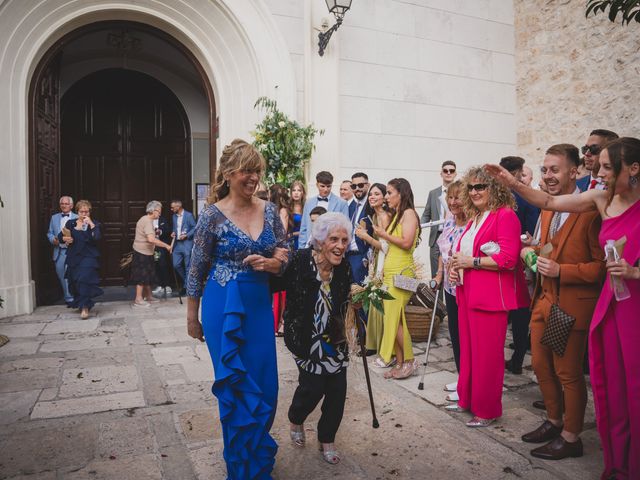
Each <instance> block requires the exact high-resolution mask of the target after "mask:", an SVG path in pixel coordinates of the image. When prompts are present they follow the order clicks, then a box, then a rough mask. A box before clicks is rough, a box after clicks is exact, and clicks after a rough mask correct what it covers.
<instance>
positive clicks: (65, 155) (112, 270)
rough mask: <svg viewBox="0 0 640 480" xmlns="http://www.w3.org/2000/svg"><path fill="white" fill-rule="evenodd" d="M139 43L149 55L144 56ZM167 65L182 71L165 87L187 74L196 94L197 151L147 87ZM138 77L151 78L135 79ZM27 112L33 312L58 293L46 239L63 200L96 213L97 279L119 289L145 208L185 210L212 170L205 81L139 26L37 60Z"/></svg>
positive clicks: (73, 40) (163, 94)
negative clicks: (123, 258)
mask: <svg viewBox="0 0 640 480" xmlns="http://www.w3.org/2000/svg"><path fill="white" fill-rule="evenodd" d="M140 38H142V41H140ZM102 39H106V41H105V42H104V43H102ZM136 42H137V43H136ZM141 43H142V45H143V47H144V46H145V45H148V48H147V51H145V49H144V48H140V44H141ZM85 44H91V45H92V46H90V47H86V48H85ZM104 45H107V47H104ZM104 48H109V49H111V50H109V51H106V52H105V51H104ZM83 49H84V50H83ZM101 49H102V50H101ZM169 50H170V51H169ZM163 55H164V56H165V57H166V58H163ZM101 58H103V59H104V60H103V61H100V59H101ZM180 58H181V59H180ZM171 59H173V61H174V63H175V62H178V63H180V62H182V63H181V64H180V65H181V66H180V68H177V67H176V65H175V64H174V65H168V67H167V68H165V77H167V78H169V79H170V80H171V79H173V81H174V84H175V82H176V80H175V79H176V78H177V79H178V81H179V79H180V78H181V77H187V76H188V75H187V74H188V72H186V65H187V64H188V68H189V69H191V70H192V74H191V76H190V78H189V81H188V82H184V83H185V84H186V85H187V87H188V88H201V89H202V91H203V92H204V93H203V94H202V98H203V101H202V102H201V103H203V104H205V105H206V106H205V108H206V111H205V114H204V115H200V116H199V117H201V118H203V120H200V123H202V122H204V123H205V124H206V126H205V127H204V128H201V130H206V134H207V136H206V138H204V140H203V139H202V133H200V144H199V146H198V145H196V144H195V140H194V139H193V138H192V136H191V133H192V132H191V131H190V128H189V127H190V120H192V121H193V118H192V117H190V116H189V115H188V114H187V112H185V108H183V105H182V104H181V101H180V100H179V99H178V98H177V97H176V94H174V92H173V91H172V89H170V88H167V86H166V85H165V84H163V82H160V81H158V80H157V79H156V78H154V77H156V76H161V75H162V65H161V63H162V62H163V61H167V62H170V61H171ZM114 64H115V65H114ZM150 65H151V66H150ZM113 67H115V68H113ZM145 68H146V69H147V70H149V71H150V72H151V74H144V73H141V71H145ZM70 69H71V70H73V71H72V72H70ZM87 69H88V71H87ZM167 71H169V73H166V72H167ZM176 72H177V74H176ZM61 79H62V80H61ZM182 90H183V92H182V97H181V98H184V96H185V95H187V96H189V94H188V92H187V94H185V93H184V90H185V87H184V85H183V86H182ZM29 102H30V143H31V148H30V169H29V175H30V203H31V205H33V206H37V208H35V209H32V210H31V214H30V227H31V271H32V278H33V279H34V281H35V287H36V303H37V304H39V305H42V304H48V303H51V302H53V301H55V300H56V299H57V298H59V297H60V293H61V292H60V288H59V284H58V280H57V277H56V276H55V271H54V269H53V264H52V262H51V246H50V245H49V243H48V241H47V238H46V232H47V227H48V224H49V218H50V216H51V215H52V214H53V213H54V212H55V211H56V210H57V200H58V198H59V197H60V195H62V194H69V195H73V196H74V199H76V200H77V199H78V198H80V197H82V198H87V199H89V200H91V201H92V203H94V217H95V218H96V219H98V220H99V221H101V222H103V225H104V239H103V242H102V245H101V254H102V271H101V274H102V279H103V282H104V284H105V285H116V284H121V283H122V278H121V276H120V272H119V268H118V260H119V258H120V255H121V254H122V253H125V252H127V251H129V250H130V248H131V242H132V235H133V230H134V228H135V222H136V221H137V219H138V218H139V217H140V216H141V215H142V214H144V207H145V205H146V203H147V202H148V201H149V200H153V199H155V200H161V201H163V203H164V204H165V207H166V208H165V211H163V214H164V215H168V214H169V211H168V202H169V201H170V200H171V199H172V198H181V199H182V200H183V201H184V202H185V205H186V206H187V207H191V205H192V202H193V190H194V181H199V182H208V181H209V179H210V174H211V172H213V170H214V169H215V139H216V135H215V131H214V130H215V120H214V119H215V118H216V115H215V103H214V100H213V92H212V88H211V85H210V84H209V82H208V80H207V78H206V75H205V74H204V72H203V70H202V68H201V67H200V65H199V64H198V62H197V61H196V60H195V58H194V57H193V56H192V55H191V54H190V52H189V51H188V50H187V49H186V48H185V47H184V46H182V45H181V44H180V43H179V42H177V41H176V40H175V39H173V38H172V37H171V36H169V35H168V34H166V33H165V32H163V31H161V30H159V29H156V28H154V27H150V26H148V25H145V24H141V23H137V22H125V21H109V22H98V23H94V24H90V25H86V26H84V27H82V28H80V29H78V30H75V31H73V32H71V33H69V34H67V35H66V36H65V37H63V38H62V39H61V40H60V41H58V42H57V43H56V44H55V45H54V46H53V47H51V49H50V50H49V51H48V52H47V53H46V54H45V55H44V57H43V59H42V60H41V62H40V64H39V65H38V67H37V68H36V71H35V73H34V76H33V80H32V82H31V88H30V95H29ZM192 103H193V99H192ZM187 110H188V108H187ZM203 142H204V144H205V146H204V147H203V146H202V143H203ZM194 149H195V150H197V151H198V152H200V157H203V156H204V157H206V158H204V160H203V159H202V158H201V162H200V163H201V164H200V165H199V167H198V168H197V169H196V170H197V171H198V172H199V175H200V177H199V180H198V179H197V178H195V177H194V176H193V175H192V171H193V170H194V168H195V167H192V163H193V161H194V156H193V150H194ZM202 161H204V165H202ZM204 177H206V178H204Z"/></svg>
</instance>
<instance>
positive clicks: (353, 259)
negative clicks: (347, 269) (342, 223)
mask: <svg viewBox="0 0 640 480" xmlns="http://www.w3.org/2000/svg"><path fill="white" fill-rule="evenodd" d="M351 190H352V191H353V201H352V202H351V203H350V204H349V219H350V220H351V225H352V226H353V229H352V231H351V234H352V236H351V245H349V249H348V250H347V260H349V264H350V265H351V274H352V276H353V281H354V282H356V283H360V284H362V283H363V281H364V278H365V277H366V276H367V273H368V264H367V253H368V252H369V249H370V248H371V246H370V245H369V244H368V243H367V242H365V241H363V240H361V239H359V238H358V237H356V235H355V234H354V232H355V230H356V227H357V226H358V223H359V222H360V220H362V219H363V218H366V216H367V215H366V210H367V208H366V207H367V194H368V193H369V177H368V176H367V174H366V173H363V172H357V173H354V174H353V175H352V176H351Z"/></svg>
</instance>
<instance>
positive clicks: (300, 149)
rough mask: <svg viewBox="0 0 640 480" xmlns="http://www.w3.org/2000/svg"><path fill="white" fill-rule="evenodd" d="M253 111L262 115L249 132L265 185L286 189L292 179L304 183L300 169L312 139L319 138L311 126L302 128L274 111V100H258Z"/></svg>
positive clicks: (309, 156)
mask: <svg viewBox="0 0 640 480" xmlns="http://www.w3.org/2000/svg"><path fill="white" fill-rule="evenodd" d="M254 108H259V109H262V110H264V111H265V112H266V114H265V117H264V119H263V120H262V122H260V123H259V124H257V125H256V129H255V131H253V132H251V135H252V136H253V137H254V142H253V144H254V145H255V147H256V148H257V149H258V150H260V152H261V153H262V155H263V156H264V158H265V160H266V161H267V171H266V174H265V177H266V179H265V180H266V183H267V184H269V185H273V184H276V183H277V184H279V185H282V186H284V187H287V188H288V187H290V186H291V183H293V181H294V180H302V181H304V169H305V166H306V164H307V162H308V161H309V159H310V158H311V153H312V152H313V151H314V150H315V145H314V143H313V140H314V138H315V136H316V135H317V134H319V135H323V134H324V130H318V129H317V128H315V127H314V126H313V124H310V125H307V126H306V127H303V126H301V125H300V124H299V123H298V122H296V121H294V120H291V119H290V118H289V117H288V116H287V115H286V114H285V113H283V112H281V111H280V110H278V104H277V103H276V101H275V100H272V99H270V98H267V97H260V98H258V100H257V101H256V103H255V105H254Z"/></svg>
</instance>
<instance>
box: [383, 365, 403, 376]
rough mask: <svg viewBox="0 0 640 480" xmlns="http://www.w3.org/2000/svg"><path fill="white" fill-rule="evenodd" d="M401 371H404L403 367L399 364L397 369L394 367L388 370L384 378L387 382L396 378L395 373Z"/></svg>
mask: <svg viewBox="0 0 640 480" xmlns="http://www.w3.org/2000/svg"><path fill="white" fill-rule="evenodd" d="M400 370H402V365H400V364H399V363H397V364H396V366H395V367H393V368H392V369H391V370H387V371H386V372H384V375H382V376H383V377H384V378H386V379H387V380H388V379H390V378H396V377H395V375H394V372H396V371H400Z"/></svg>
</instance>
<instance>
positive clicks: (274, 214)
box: [268, 203, 291, 275]
mask: <svg viewBox="0 0 640 480" xmlns="http://www.w3.org/2000/svg"><path fill="white" fill-rule="evenodd" d="M268 210H269V217H270V219H271V222H272V226H273V233H274V235H275V237H276V247H278V248H286V249H287V251H288V252H287V261H286V262H284V263H283V264H282V265H280V273H279V275H282V274H283V273H284V271H285V270H286V269H287V265H289V262H290V261H291V249H290V247H291V245H290V243H289V241H288V238H287V230H286V229H285V228H284V225H283V224H282V220H280V215H278V211H277V209H276V206H275V205H274V204H272V203H270V204H269V206H268Z"/></svg>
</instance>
